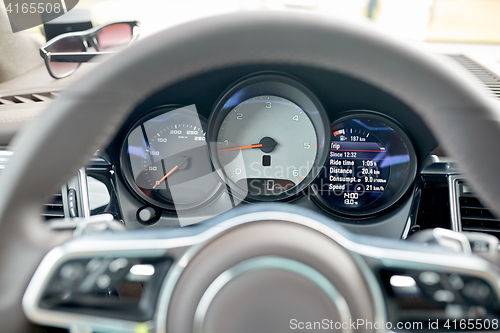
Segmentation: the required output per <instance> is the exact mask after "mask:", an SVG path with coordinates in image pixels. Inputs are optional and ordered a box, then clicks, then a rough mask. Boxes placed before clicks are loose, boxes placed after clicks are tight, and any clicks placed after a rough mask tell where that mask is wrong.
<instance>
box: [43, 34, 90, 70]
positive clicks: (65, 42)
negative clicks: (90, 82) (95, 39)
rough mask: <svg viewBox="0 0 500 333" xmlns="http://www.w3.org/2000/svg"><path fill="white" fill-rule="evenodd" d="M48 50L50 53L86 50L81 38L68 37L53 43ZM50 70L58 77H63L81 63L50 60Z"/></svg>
mask: <svg viewBox="0 0 500 333" xmlns="http://www.w3.org/2000/svg"><path fill="white" fill-rule="evenodd" d="M47 51H49V52H50V53H66V52H85V51H86V48H85V44H84V43H83V41H82V39H81V38H78V37H68V38H64V39H61V40H60V41H58V42H56V43H54V44H52V45H51V46H50V47H49V48H48V49H47ZM49 64H50V70H51V71H52V74H54V75H55V76H57V77H63V76H66V75H68V74H70V73H71V72H73V71H74V70H75V69H76V68H77V67H78V66H79V65H80V64H79V63H78V62H61V61H52V60H51V61H50V63H49Z"/></svg>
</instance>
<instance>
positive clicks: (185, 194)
mask: <svg viewBox="0 0 500 333" xmlns="http://www.w3.org/2000/svg"><path fill="white" fill-rule="evenodd" d="M192 107H193V108H194V106H192ZM122 171H123V174H124V176H125V179H126V180H127V183H128V184H129V186H130V187H131V188H132V189H133V191H134V193H136V194H137V195H138V196H139V197H140V198H142V199H144V200H145V201H146V202H148V203H150V204H152V205H153V206H156V207H161V208H164V209H168V210H172V211H174V210H175V211H180V210H187V209H194V208H197V207H200V206H202V205H203V204H205V203H207V202H208V201H210V200H211V199H213V198H214V197H215V194H216V193H217V192H218V190H219V189H220V188H221V184H220V182H219V181H218V179H217V178H216V176H215V175H213V170H212V166H211V163H210V158H209V154H208V147H207V144H206V133H205V122H204V121H203V119H200V117H199V115H198V114H197V113H196V112H195V111H194V110H191V109H190V108H189V107H184V108H175V107H160V108H159V109H157V110H156V111H153V112H152V113H150V114H148V115H147V116H146V117H145V118H143V119H141V120H139V121H138V122H137V123H136V124H135V125H134V126H132V128H131V129H130V131H129V133H128V134H127V136H126V140H125V144H124V146H123V151H122Z"/></svg>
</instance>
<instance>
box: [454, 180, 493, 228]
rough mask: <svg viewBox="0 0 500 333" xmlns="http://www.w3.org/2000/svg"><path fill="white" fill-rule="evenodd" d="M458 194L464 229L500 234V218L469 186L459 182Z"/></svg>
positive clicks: (460, 216)
mask: <svg viewBox="0 0 500 333" xmlns="http://www.w3.org/2000/svg"><path fill="white" fill-rule="evenodd" d="M457 194H458V203H459V218H460V221H461V224H462V230H463V231H480V232H486V233H489V234H492V235H495V236H497V237H498V236H500V219H498V218H497V217H496V216H494V215H493V214H492V213H491V212H490V211H489V210H488V209H487V208H485V207H484V205H483V204H482V203H481V201H480V200H479V199H478V198H476V197H475V196H474V194H473V193H472V192H471V190H470V187H469V186H467V185H466V184H464V183H462V182H459V183H458V187H457Z"/></svg>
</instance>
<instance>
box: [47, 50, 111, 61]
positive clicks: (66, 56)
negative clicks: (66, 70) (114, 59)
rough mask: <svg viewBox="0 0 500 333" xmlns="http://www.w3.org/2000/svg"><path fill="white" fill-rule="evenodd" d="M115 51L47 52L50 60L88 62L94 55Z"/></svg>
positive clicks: (108, 53)
mask: <svg viewBox="0 0 500 333" xmlns="http://www.w3.org/2000/svg"><path fill="white" fill-rule="evenodd" d="M115 53H116V52H61V53H47V56H48V57H49V59H50V61H55V62H88V61H90V60H92V59H93V58H94V57H96V56H100V55H111V54H115Z"/></svg>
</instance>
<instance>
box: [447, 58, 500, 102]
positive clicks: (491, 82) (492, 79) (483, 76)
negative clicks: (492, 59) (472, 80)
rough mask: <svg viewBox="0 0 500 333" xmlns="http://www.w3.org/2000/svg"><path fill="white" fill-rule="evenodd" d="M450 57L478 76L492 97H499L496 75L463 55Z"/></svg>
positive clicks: (498, 79) (499, 84)
mask: <svg viewBox="0 0 500 333" xmlns="http://www.w3.org/2000/svg"><path fill="white" fill-rule="evenodd" d="M450 57H451V58H452V59H453V60H455V61H456V62H458V63H459V64H460V65H462V66H463V67H464V68H465V69H466V70H468V71H469V72H470V73H471V74H472V75H474V76H475V77H476V78H478V79H479V81H481V82H482V83H483V84H484V86H486V88H488V91H489V92H490V93H491V94H493V96H494V97H496V98H497V99H500V78H499V77H498V76H497V75H495V74H494V73H492V72H490V71H489V70H488V69H486V68H485V67H483V66H481V65H480V64H478V63H477V62H475V61H473V60H471V59H469V58H468V57H466V56H464V55H451V56H450Z"/></svg>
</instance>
